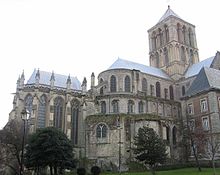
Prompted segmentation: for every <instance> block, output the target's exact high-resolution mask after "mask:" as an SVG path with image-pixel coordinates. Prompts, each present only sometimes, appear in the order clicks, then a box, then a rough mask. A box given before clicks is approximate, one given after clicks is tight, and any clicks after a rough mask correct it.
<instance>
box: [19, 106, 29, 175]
mask: <svg viewBox="0 0 220 175" xmlns="http://www.w3.org/2000/svg"><path fill="white" fill-rule="evenodd" d="M27 114H29V112H28V111H27V110H26V108H24V109H23V110H22V111H21V119H22V120H23V122H24V126H23V135H22V145H21V166H20V175H23V174H24V165H23V163H24V140H25V127H26V126H25V125H26V124H25V123H26V120H27Z"/></svg>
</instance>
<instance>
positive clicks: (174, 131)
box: [172, 126, 177, 145]
mask: <svg viewBox="0 0 220 175" xmlns="http://www.w3.org/2000/svg"><path fill="white" fill-rule="evenodd" d="M172 133H173V145H176V141H177V140H176V134H177V129H176V127H175V126H174V127H173V132H172Z"/></svg>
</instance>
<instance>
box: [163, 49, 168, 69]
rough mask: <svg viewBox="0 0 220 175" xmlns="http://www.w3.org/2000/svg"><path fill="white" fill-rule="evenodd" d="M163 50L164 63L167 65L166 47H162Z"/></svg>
mask: <svg viewBox="0 0 220 175" xmlns="http://www.w3.org/2000/svg"><path fill="white" fill-rule="evenodd" d="M163 52H164V63H165V65H166V66H167V65H168V64H169V58H168V50H167V48H166V47H165V48H164V49H163Z"/></svg>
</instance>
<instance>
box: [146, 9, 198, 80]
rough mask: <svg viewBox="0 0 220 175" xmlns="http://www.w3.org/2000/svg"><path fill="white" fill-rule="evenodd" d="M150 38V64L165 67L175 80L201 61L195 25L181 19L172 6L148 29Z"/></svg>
mask: <svg viewBox="0 0 220 175" xmlns="http://www.w3.org/2000/svg"><path fill="white" fill-rule="evenodd" d="M148 38H149V50H150V52H149V55H150V66H153V67H157V68H161V69H163V70H164V71H165V72H166V73H167V74H168V75H169V76H170V77H171V78H172V79H174V80H179V79H180V78H181V77H182V76H183V75H184V72H185V71H186V69H187V68H188V67H189V66H190V65H192V64H194V63H197V62H199V54H198V48H197V42H196V34H195V26H194V25H192V24H190V23H188V22H186V21H184V20H183V19H181V18H180V17H179V16H178V15H177V14H176V13H174V12H173V11H172V10H171V9H170V6H168V9H167V11H166V12H165V14H164V15H163V16H162V17H161V18H160V20H159V21H158V23H157V24H156V25H155V26H153V27H152V28H151V29H149V30H148Z"/></svg>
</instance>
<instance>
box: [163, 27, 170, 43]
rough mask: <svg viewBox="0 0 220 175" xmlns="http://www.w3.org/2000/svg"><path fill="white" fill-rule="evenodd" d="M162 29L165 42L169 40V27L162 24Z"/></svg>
mask: <svg viewBox="0 0 220 175" xmlns="http://www.w3.org/2000/svg"><path fill="white" fill-rule="evenodd" d="M164 31H165V41H166V43H168V42H169V29H168V27H167V25H165V26H164Z"/></svg>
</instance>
